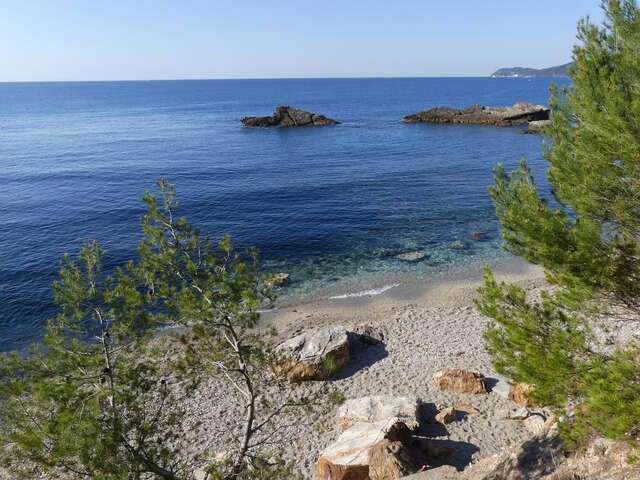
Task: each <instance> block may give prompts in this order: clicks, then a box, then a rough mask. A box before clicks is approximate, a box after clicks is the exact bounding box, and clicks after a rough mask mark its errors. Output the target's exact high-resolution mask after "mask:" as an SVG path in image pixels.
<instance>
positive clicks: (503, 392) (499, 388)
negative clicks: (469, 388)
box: [487, 376, 511, 400]
mask: <svg viewBox="0 0 640 480" xmlns="http://www.w3.org/2000/svg"><path fill="white" fill-rule="evenodd" d="M487 380H493V381H494V382H495V383H493V386H492V387H491V392H492V393H497V394H498V395H500V396H501V397H502V398H506V399H509V400H510V398H509V392H511V383H510V382H509V381H508V380H507V379H506V378H504V377H501V376H496V377H494V378H491V379H487Z"/></svg>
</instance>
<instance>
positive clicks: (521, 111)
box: [404, 103, 549, 127]
mask: <svg viewBox="0 0 640 480" xmlns="http://www.w3.org/2000/svg"><path fill="white" fill-rule="evenodd" d="M548 118H549V109H548V108H547V107H545V106H544V105H534V104H531V103H515V104H514V105H512V106H510V107H487V106H483V105H473V106H471V107H469V108H465V109H462V110H461V109H458V108H448V107H436V108H431V109H429V110H424V111H422V112H418V113H416V114H414V115H407V116H406V117H404V122H406V123H421V122H427V123H460V124H470V125H495V126H498V127H508V126H512V125H522V124H527V123H529V122H532V121H536V120H547V119H548Z"/></svg>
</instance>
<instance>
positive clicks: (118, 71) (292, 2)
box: [0, 0, 602, 81]
mask: <svg viewBox="0 0 640 480" xmlns="http://www.w3.org/2000/svg"><path fill="white" fill-rule="evenodd" d="M599 4H600V0H379V1H378V0H370V1H365V0H342V1H338V0H309V1H305V0H255V1H254V0H229V1H226V0H208V1H207V0H180V1H179V0H174V1H168V0H127V1H125V0H84V1H83V0H0V81H28V80H114V79H132V80H138V79H181V78H271V77H345V76H346V77H350V76H356V77H357V76H447V75H487V74H489V73H491V72H492V71H493V70H495V69H496V68H498V67H505V66H528V67H544V66H552V65H557V64H561V63H565V62H567V61H569V60H570V51H571V46H572V45H573V44H574V43H575V32H576V22H577V20H578V19H579V18H580V17H583V16H585V15H589V16H591V18H592V19H593V20H595V21H598V22H599V21H601V19H602V14H601V12H600V9H599Z"/></svg>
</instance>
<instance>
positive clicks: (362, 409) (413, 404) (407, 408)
mask: <svg viewBox="0 0 640 480" xmlns="http://www.w3.org/2000/svg"><path fill="white" fill-rule="evenodd" d="M391 418H394V419H396V420H397V421H400V422H402V423H404V424H405V425H406V426H407V427H409V428H410V429H415V428H417V427H418V399H417V398H416V397H394V396H392V395H372V396H369V397H361V398H354V399H351V400H347V401H346V402H345V403H344V404H342V405H341V406H340V408H339V409H338V426H339V427H340V428H341V429H343V430H346V429H347V428H349V427H351V426H352V425H354V424H356V423H358V422H367V423H375V422H380V421H382V420H389V419H391Z"/></svg>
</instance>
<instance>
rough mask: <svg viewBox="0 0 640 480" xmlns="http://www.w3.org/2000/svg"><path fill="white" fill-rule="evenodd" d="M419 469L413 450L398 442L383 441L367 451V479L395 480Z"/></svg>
mask: <svg viewBox="0 0 640 480" xmlns="http://www.w3.org/2000/svg"><path fill="white" fill-rule="evenodd" d="M419 468H420V465H419V464H418V462H416V454H415V450H413V449H410V448H409V447H407V445H406V444H405V443H402V442H400V441H395V442H392V441H389V440H383V441H382V442H379V443H377V444H375V445H374V446H373V447H371V449H370V450H369V478H370V479H371V480H397V479H399V478H402V477H405V476H407V475H409V474H411V473H414V472H416V471H417V470H418V469H419Z"/></svg>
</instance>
